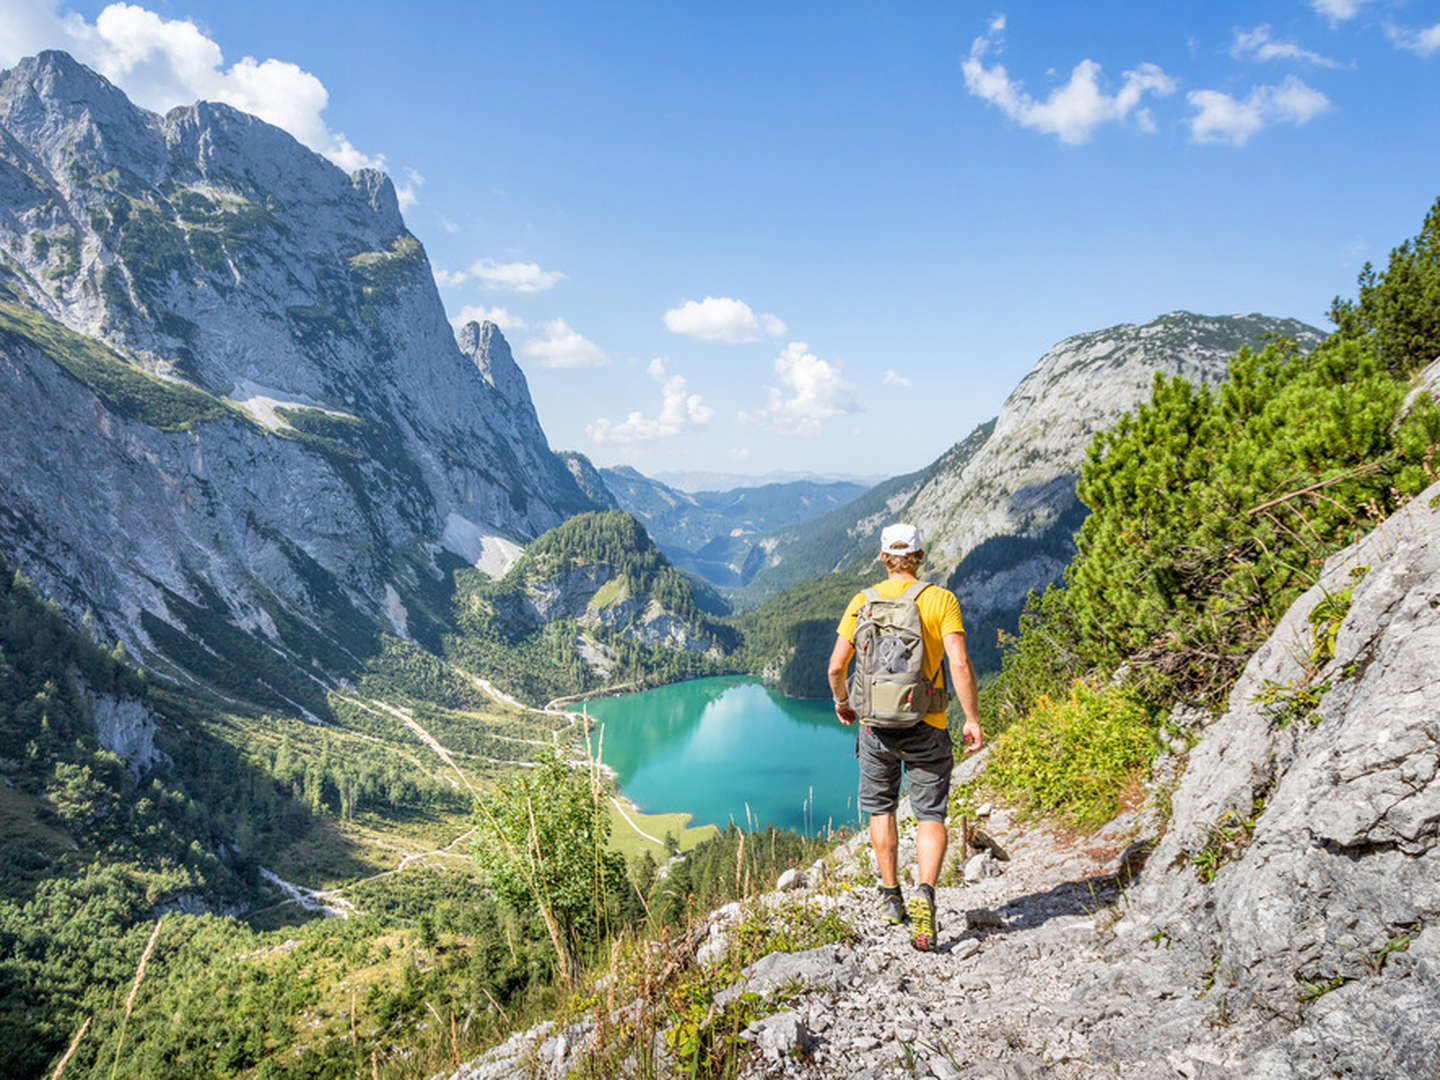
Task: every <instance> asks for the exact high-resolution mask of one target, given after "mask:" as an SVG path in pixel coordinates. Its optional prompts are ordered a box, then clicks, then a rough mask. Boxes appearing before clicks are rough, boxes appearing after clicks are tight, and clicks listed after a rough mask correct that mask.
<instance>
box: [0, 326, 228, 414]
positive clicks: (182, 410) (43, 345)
mask: <svg viewBox="0 0 1440 1080" xmlns="http://www.w3.org/2000/svg"><path fill="white" fill-rule="evenodd" d="M0 340H3V341H5V342H7V343H16V344H26V345H32V346H34V347H35V348H37V349H39V350H40V351H41V352H43V353H44V354H45V355H46V356H48V357H49V358H50V359H51V360H53V361H55V363H57V364H59V365H60V367H61V368H63V369H64V370H65V372H66V373H67V374H69V375H71V376H73V377H74V378H75V379H76V380H77V381H79V382H81V383H83V384H84V385H85V386H88V387H89V388H90V389H91V390H93V391H95V393H96V394H98V395H99V397H100V399H101V400H102V401H103V402H105V404H106V406H107V407H108V408H109V409H110V410H111V411H113V412H115V413H117V414H119V415H120V416H124V417H128V418H129V419H132V420H138V421H140V422H141V423H142V424H148V425H149V426H151V427H153V428H157V429H159V430H160V431H188V430H190V429H191V428H193V427H194V426H195V425H196V424H200V423H203V422H205V421H206V420H214V419H218V418H220V417H223V416H238V415H239V413H238V412H236V411H235V410H234V409H232V408H230V407H229V406H227V405H225V404H224V403H223V402H221V401H220V400H219V399H218V398H215V397H212V396H211V395H209V394H207V393H206V392H205V391H203V390H200V389H198V388H196V387H194V386H191V385H190V384H189V383H183V382H178V381H173V380H167V379H157V378H156V377H155V376H153V375H150V374H147V373H146V372H144V371H141V370H140V369H139V368H137V367H135V366H134V365H133V364H129V363H127V362H126V361H124V360H122V359H121V358H120V357H119V356H118V355H117V354H115V353H114V352H112V351H111V350H110V349H108V348H106V347H105V346H104V345H102V344H101V343H100V342H99V341H96V340H95V339H94V338H91V337H86V336H85V335H84V334H77V333H76V332H75V331H73V330H71V329H69V328H68V327H66V326H64V325H62V324H61V323H58V322H56V321H55V320H54V319H52V318H50V317H49V316H47V315H42V314H41V313H40V312H38V311H36V310H35V309H34V308H30V307H25V306H23V305H21V304H16V303H11V302H9V301H7V300H0Z"/></svg>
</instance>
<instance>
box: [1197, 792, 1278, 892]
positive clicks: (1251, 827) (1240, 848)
mask: <svg viewBox="0 0 1440 1080" xmlns="http://www.w3.org/2000/svg"><path fill="white" fill-rule="evenodd" d="M1265 798H1266V796H1265V795H1263V794H1262V795H1260V796H1258V797H1256V799H1255V800H1254V802H1253V803H1252V804H1251V807H1250V815H1249V816H1248V817H1244V818H1242V817H1241V816H1240V815H1239V814H1237V813H1235V811H1233V810H1228V811H1226V812H1225V814H1224V815H1223V816H1222V817H1221V818H1220V820H1219V821H1217V822H1215V824H1213V825H1211V826H1210V832H1209V835H1208V836H1207V837H1206V840H1205V843H1204V845H1203V846H1202V847H1201V848H1200V850H1199V851H1197V852H1195V853H1194V854H1193V855H1191V856H1190V861H1191V863H1193V864H1194V866H1195V876H1196V877H1198V878H1199V879H1200V880H1201V881H1203V882H1204V883H1205V884H1207V885H1208V884H1210V883H1211V882H1212V881H1214V880H1215V875H1216V874H1217V873H1218V872H1219V870H1220V868H1221V867H1222V866H1224V865H1225V864H1226V863H1232V862H1235V861H1237V860H1238V859H1239V858H1240V857H1241V856H1242V855H1244V854H1245V849H1246V848H1248V847H1249V846H1250V840H1251V837H1252V836H1254V833H1255V825H1256V823H1257V822H1258V821H1259V820H1260V815H1261V814H1262V813H1264V811H1265Z"/></svg>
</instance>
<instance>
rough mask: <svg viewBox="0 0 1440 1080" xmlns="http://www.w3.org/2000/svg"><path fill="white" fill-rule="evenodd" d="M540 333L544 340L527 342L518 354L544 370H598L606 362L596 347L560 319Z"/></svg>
mask: <svg viewBox="0 0 1440 1080" xmlns="http://www.w3.org/2000/svg"><path fill="white" fill-rule="evenodd" d="M540 329H541V332H542V333H543V334H544V335H545V336H544V337H538V338H531V339H530V340H529V341H527V342H526V343H525V345H524V347H523V348H522V349H521V350H520V351H521V352H522V353H524V354H525V355H526V356H533V357H535V358H536V359H538V360H539V361H540V363H542V364H543V365H545V366H546V367H558V368H573V367H600V366H601V365H603V364H608V363H609V362H610V358H609V357H607V356H606V355H605V352H604V350H603V349H601V348H600V346H599V345H596V344H595V343H594V342H593V341H591V340H590V339H589V338H587V337H585V336H584V335H583V334H580V333H578V332H577V331H575V330H572V329H570V327H569V326H567V325H566V323H565V320H564V319H552V320H551V321H550V322H548V323H546V324H545V325H544V326H542V327H541V328H540Z"/></svg>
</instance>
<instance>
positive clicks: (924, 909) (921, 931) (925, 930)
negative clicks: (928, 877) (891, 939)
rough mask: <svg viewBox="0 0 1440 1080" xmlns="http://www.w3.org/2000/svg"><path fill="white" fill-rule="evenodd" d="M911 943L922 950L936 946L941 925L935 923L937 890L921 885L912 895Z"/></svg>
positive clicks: (928, 949)
mask: <svg viewBox="0 0 1440 1080" xmlns="http://www.w3.org/2000/svg"><path fill="white" fill-rule="evenodd" d="M909 907H910V944H911V945H913V946H915V948H917V949H919V950H920V951H921V952H929V951H930V950H931V949H933V948H935V940H936V935H937V933H938V930H939V927H938V926H937V925H936V923H935V890H934V889H929V888H926V887H925V886H923V885H922V886H921V887H920V891H919V892H917V893H916V894H915V895H914V896H912V897H910V904H909Z"/></svg>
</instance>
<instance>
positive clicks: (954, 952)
mask: <svg viewBox="0 0 1440 1080" xmlns="http://www.w3.org/2000/svg"><path fill="white" fill-rule="evenodd" d="M979 951H980V940H979V939H978V938H973V937H968V938H961V939H960V940H959V941H957V942H955V944H954V945H953V946H951V948H950V959H951V960H969V959H970V957H972V956H974V955H975V954H976V953H978V952H979Z"/></svg>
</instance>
